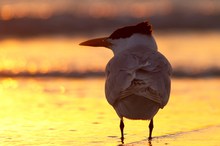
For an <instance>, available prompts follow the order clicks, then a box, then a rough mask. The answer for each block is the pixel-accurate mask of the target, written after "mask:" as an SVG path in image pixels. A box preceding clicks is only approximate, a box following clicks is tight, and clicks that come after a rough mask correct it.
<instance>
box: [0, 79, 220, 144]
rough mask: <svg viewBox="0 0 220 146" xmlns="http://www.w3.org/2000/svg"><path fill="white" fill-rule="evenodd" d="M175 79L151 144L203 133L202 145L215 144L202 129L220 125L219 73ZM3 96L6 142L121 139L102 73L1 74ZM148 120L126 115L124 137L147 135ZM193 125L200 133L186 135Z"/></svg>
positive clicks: (0, 130) (0, 135) (0, 115)
mask: <svg viewBox="0 0 220 146" xmlns="http://www.w3.org/2000/svg"><path fill="white" fill-rule="evenodd" d="M172 81H173V82H172V92H171V98H170V101H169V103H168V105H167V106H166V107H165V108H164V109H162V110H160V111H159V112H158V114H157V115H156V116H155V120H154V121H155V128H154V131H153V136H154V137H156V138H155V139H153V141H152V145H164V144H165V143H169V144H171V145H172V143H173V145H182V142H183V140H184V138H185V141H187V140H188V142H190V141H193V140H194V143H193V145H196V144H198V141H199V140H198V139H200V137H201V140H200V141H199V142H200V143H199V145H207V141H209V145H210V146H212V145H215V144H216V141H214V142H215V143H214V142H213V141H211V140H210V136H209V135H211V134H212V133H213V130H208V132H207V131H205V132H204V131H200V130H199V129H204V128H209V127H213V126H214V127H215V126H217V127H218V126H219V125H220V118H219V114H220V108H219V106H220V100H219V98H220V92H219V85H220V79H219V78H206V79H173V80H172ZM0 99H1V102H0V108H1V109H2V110H1V111H0V123H1V124H0V144H1V145H3V146H6V145H7V146H8V145H13V146H21V145H22V146H24V145H28V146H29V145H47V146H50V145H63V146H69V145H77V146H80V145H118V144H120V139H119V136H120V130H119V118H118V117H117V115H116V113H115V111H114V110H113V108H112V107H111V106H110V105H109V104H108V103H107V101H106V100H105V96H104V79H103V78H85V79H64V78H60V79H55V78H1V79H0ZM148 123H149V122H148V121H139V120H137V121H134V120H128V119H125V143H133V142H137V141H142V140H146V138H147V136H148ZM216 129H219V128H216ZM195 130H198V131H195ZM190 131H194V132H195V133H196V134H193V133H190V134H191V136H190V137H189V135H187V136H188V137H187V136H184V134H186V132H190ZM218 131H219V130H218ZM204 133H205V134H204ZM181 134H182V135H181ZM198 134H200V136H198V137H197V136H196V135H198ZM202 134H203V136H201V135H202ZM206 134H207V137H206V136H204V135H206ZM217 134H219V133H217ZM169 135H170V136H169ZM193 135H194V137H193ZM164 136H168V137H166V138H164ZM181 136H183V137H184V138H181ZM196 139H197V142H196ZM178 141H179V143H178ZM202 141H204V143H203V142H202ZM134 145H135V144H134ZM137 145H139V144H138V143H137Z"/></svg>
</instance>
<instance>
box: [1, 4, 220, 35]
mask: <svg viewBox="0 0 220 146" xmlns="http://www.w3.org/2000/svg"><path fill="white" fill-rule="evenodd" d="M219 17H220V1H218V0H212V1H209V0H194V1H190V0H186V1H181V0H165V1H163V0H158V1H153V0H148V1H142V0H138V1H135V2H134V1H132V0H128V1H116V0H114V1H101V0H94V1H90V0H83V1H80V2H79V1H76V0H64V1H61V0H55V1H51V0H46V1H45V0H44V1H43V0H33V1H28V0H19V1H16V0H7V1H5V0H3V1H0V28H3V29H0V37H1V38H7V37H24V38H25V37H36V36H44V35H71V36H79V35H80V36H88V35H89V36H91V35H97V34H103V33H110V32H112V31H113V30H115V29H116V28H118V27H123V26H125V25H132V24H136V23H138V22H141V21H146V20H148V21H150V23H151V24H152V25H153V28H154V29H155V30H162V31H183V30H184V31H185V30H189V31H191V30H194V31H195V30H197V31H200V30H202V31H204V30H206V31H207V30H220V19H218V18H219Z"/></svg>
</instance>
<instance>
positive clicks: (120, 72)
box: [105, 48, 172, 108]
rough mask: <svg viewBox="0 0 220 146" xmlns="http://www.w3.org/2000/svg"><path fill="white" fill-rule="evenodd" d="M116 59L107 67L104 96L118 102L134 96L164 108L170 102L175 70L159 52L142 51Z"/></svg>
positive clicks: (130, 52) (119, 56) (110, 100)
mask: <svg viewBox="0 0 220 146" xmlns="http://www.w3.org/2000/svg"><path fill="white" fill-rule="evenodd" d="M135 50H136V51H132V50H127V51H124V52H122V53H120V54H118V55H117V56H114V57H113V58H112V59H111V60H110V61H109V63H108V65H107V67H106V75H107V79H106V84H105V94H106V98H107V100H108V102H109V103H110V104H111V105H114V104H115V102H117V101H118V100H120V99H122V98H126V97H127V96H129V95H131V94H136V95H139V96H144V97H146V98H148V99H150V100H152V101H155V102H157V103H159V104H160V105H161V108H163V107H164V106H165V105H166V104H167V102H168V99H169V94H170V75H171V72H172V68H171V65H170V63H169V62H168V61H167V59H166V58H165V57H164V56H163V55H162V54H161V53H159V52H158V51H155V50H148V51H146V49H143V48H140V50H138V51H137V49H135Z"/></svg>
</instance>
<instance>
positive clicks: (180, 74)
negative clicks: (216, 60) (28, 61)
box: [0, 68, 220, 78]
mask: <svg viewBox="0 0 220 146" xmlns="http://www.w3.org/2000/svg"><path fill="white" fill-rule="evenodd" d="M0 77H1V78H4V77H13V78H16V77H22V78H26V77H27V78H35V77H48V78H49V77H51V78H87V77H95V78H97V77H105V73H104V71H84V72H80V71H70V72H61V71H50V72H46V73H42V72H35V73H30V72H20V73H13V72H8V71H7V72H5V71H0ZM172 77H173V78H205V77H220V68H209V69H206V70H200V71H192V70H184V69H174V71H173V73H172Z"/></svg>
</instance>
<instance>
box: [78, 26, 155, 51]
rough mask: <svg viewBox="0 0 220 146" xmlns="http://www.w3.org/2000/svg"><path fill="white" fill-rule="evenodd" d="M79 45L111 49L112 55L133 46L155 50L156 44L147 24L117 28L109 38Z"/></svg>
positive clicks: (92, 40)
mask: <svg viewBox="0 0 220 146" xmlns="http://www.w3.org/2000/svg"><path fill="white" fill-rule="evenodd" d="M80 45H83V46H92V47H106V48H109V49H111V50H112V51H113V52H114V54H117V53H118V52H121V51H123V50H126V49H130V48H132V47H133V48H134V47H135V46H145V47H146V48H148V49H154V50H157V44H156V42H155V40H154V38H153V36H152V27H151V25H150V24H149V23H148V22H142V23H139V24H137V25H134V26H126V27H123V28H119V29H117V30H116V31H114V32H113V33H112V34H111V35H110V36H109V37H102V38H96V39H91V40H88V41H85V42H82V43H80Z"/></svg>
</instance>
